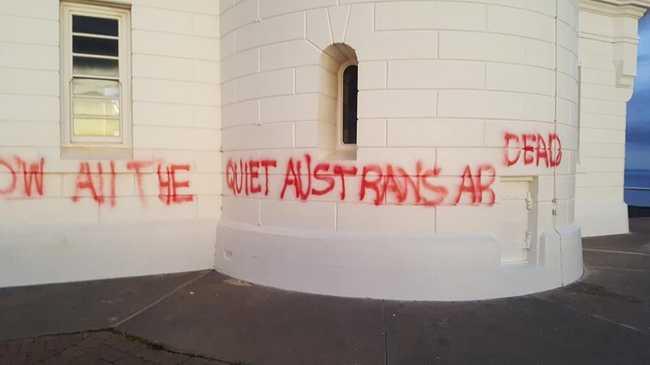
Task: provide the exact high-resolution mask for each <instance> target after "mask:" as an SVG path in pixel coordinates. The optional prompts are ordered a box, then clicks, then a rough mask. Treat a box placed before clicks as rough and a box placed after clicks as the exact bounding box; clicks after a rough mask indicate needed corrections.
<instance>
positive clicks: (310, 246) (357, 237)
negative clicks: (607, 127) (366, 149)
mask: <svg viewBox="0 0 650 365" xmlns="http://www.w3.org/2000/svg"><path fill="white" fill-rule="evenodd" d="M500 257H501V256H500V252H499V243H498V242H497V241H496V240H495V239H494V238H492V237H491V236H488V235H421V236H416V235H410V236H409V235H394V236H390V235H385V234H382V235H377V234H366V233H359V234H349V233H315V232H293V231H286V230H272V229H269V228H260V227H257V226H252V225H244V224H238V223H228V222H222V223H220V225H219V227H218V231H217V248H216V269H217V270H218V271H220V272H222V273H224V274H227V275H230V276H233V277H236V278H239V279H242V280H246V281H250V282H253V283H256V284H260V285H266V286H271V287H276V288H280V289H286V290H294V291H300V292H307V293H315V294H326V295H335V296H344V297H363V298H377V299H394V300H440V301H452V300H474V299H490V298H499V297H508V296H516V295H523V294H529V293H533V292H539V291H544V290H548V289H553V288H557V287H560V286H563V285H566V284H569V283H571V282H573V281H575V280H577V279H578V278H580V276H581V275H582V271H583V266H582V240H581V234H580V230H579V229H578V228H577V227H573V226H572V227H567V228H566V229H561V230H559V231H557V232H556V231H552V232H546V233H545V234H543V235H542V240H541V242H540V244H539V245H538V247H537V249H536V250H533V251H531V254H530V255H529V257H531V259H532V260H531V261H534V262H530V263H526V264H516V265H502V264H501V260H500Z"/></svg>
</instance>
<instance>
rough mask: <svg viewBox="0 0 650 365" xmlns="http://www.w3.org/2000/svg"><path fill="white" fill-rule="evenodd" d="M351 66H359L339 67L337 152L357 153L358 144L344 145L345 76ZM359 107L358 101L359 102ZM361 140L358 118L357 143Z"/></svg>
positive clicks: (352, 63)
mask: <svg viewBox="0 0 650 365" xmlns="http://www.w3.org/2000/svg"><path fill="white" fill-rule="evenodd" d="M350 66H357V67H358V63H357V62H356V61H348V62H345V63H343V64H342V65H341V67H339V71H338V75H337V77H338V95H337V98H336V99H337V100H336V150H337V151H356V150H357V144H356V143H355V144H352V143H350V144H346V143H343V74H344V73H345V70H346V69H347V68H348V67H350ZM357 107H358V100H357ZM358 139H359V119H358V116H357V142H358Z"/></svg>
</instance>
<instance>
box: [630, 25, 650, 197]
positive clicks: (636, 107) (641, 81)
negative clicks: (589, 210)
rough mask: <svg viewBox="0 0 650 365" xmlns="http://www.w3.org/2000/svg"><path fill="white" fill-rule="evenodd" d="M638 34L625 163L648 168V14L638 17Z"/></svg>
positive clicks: (633, 167) (649, 29)
mask: <svg viewBox="0 0 650 365" xmlns="http://www.w3.org/2000/svg"><path fill="white" fill-rule="evenodd" d="M639 35H640V38H641V40H640V44H639V56H638V60H639V61H638V70H637V78H636V80H635V84H634V95H633V96H632V99H631V100H630V102H629V103H628V107H627V144H626V163H625V167H626V169H627V170H630V169H633V170H649V172H650V15H646V16H644V17H643V18H641V21H640V23H639ZM626 185H627V184H626ZM647 187H650V181H648V183H647Z"/></svg>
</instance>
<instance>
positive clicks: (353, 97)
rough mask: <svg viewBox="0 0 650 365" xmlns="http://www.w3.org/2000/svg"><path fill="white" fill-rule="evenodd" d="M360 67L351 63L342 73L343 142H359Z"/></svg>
mask: <svg viewBox="0 0 650 365" xmlns="http://www.w3.org/2000/svg"><path fill="white" fill-rule="evenodd" d="M358 75H359V67H358V66H357V65H349V66H347V67H346V68H345V69H344V70H343V75H342V80H341V83H342V90H341V91H342V94H343V95H342V104H343V105H342V108H341V109H342V110H341V112H342V115H341V134H342V136H341V137H342V142H343V144H357V95H358V94H359V84H358Z"/></svg>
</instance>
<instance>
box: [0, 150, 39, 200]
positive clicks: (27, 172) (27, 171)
mask: <svg viewBox="0 0 650 365" xmlns="http://www.w3.org/2000/svg"><path fill="white" fill-rule="evenodd" d="M13 162H14V164H12V163H11V161H10V160H5V159H2V158H0V174H3V176H5V175H6V178H5V179H3V181H4V180H8V182H7V183H5V184H4V185H5V186H2V185H0V196H9V195H12V194H18V195H23V196H24V197H27V198H32V197H40V196H43V194H45V192H44V184H43V173H44V167H45V160H44V159H42V158H41V159H39V160H37V161H36V162H27V161H25V160H23V159H21V158H20V157H17V156H16V157H14V161H13ZM21 175H22V179H21V178H20V177H21ZM19 182H22V187H23V189H22V190H20V189H19V187H18V186H19V184H18V183H19Z"/></svg>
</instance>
